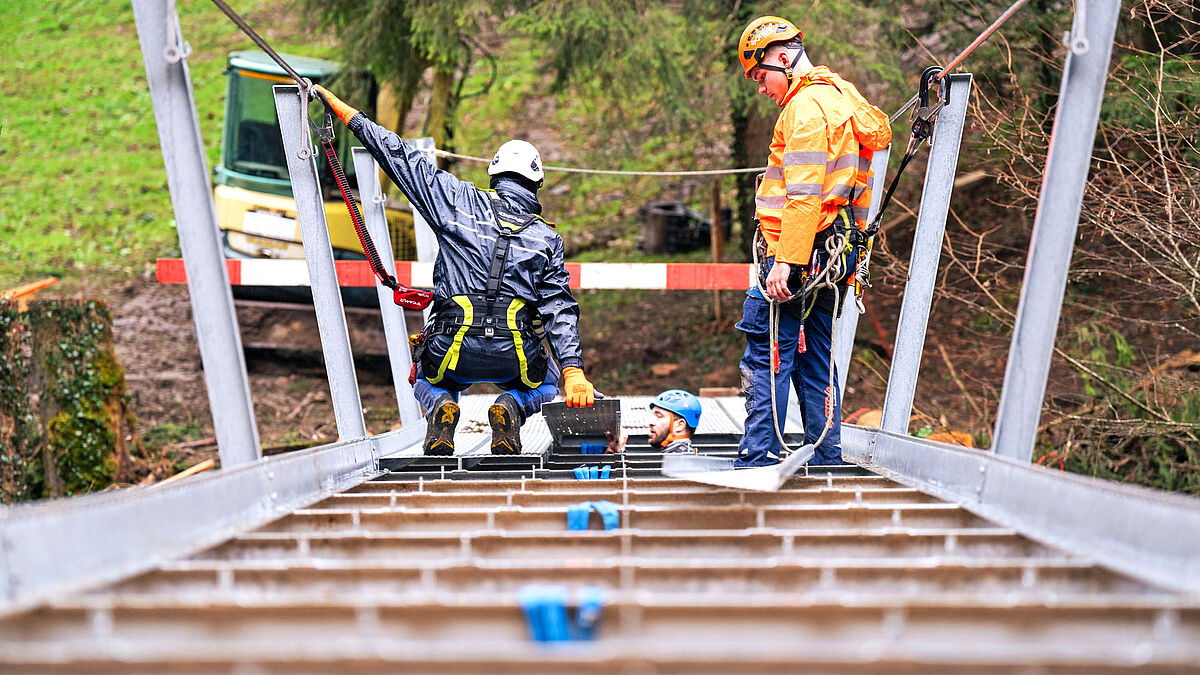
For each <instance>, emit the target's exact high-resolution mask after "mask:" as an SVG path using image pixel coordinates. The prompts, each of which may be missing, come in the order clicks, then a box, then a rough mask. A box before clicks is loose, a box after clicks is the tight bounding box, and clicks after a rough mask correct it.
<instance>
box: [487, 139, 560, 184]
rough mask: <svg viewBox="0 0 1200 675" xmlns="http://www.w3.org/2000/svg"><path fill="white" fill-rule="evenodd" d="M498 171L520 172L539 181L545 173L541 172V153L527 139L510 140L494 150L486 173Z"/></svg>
mask: <svg viewBox="0 0 1200 675" xmlns="http://www.w3.org/2000/svg"><path fill="white" fill-rule="evenodd" d="M498 173H515V174H520V175H522V176H524V177H526V178H528V179H529V180H531V181H533V182H535V183H540V182H541V181H542V178H543V177H544V176H545V175H546V174H545V173H543V172H542V155H541V153H539V152H538V149H537V148H535V147H533V143H530V142H529V141H518V140H515V139H514V140H511V141H509V142H507V143H505V144H504V145H502V146H500V149H499V150H497V151H496V156H495V157H493V158H492V164H491V166H489V167H488V175H489V176H495V175H496V174H498Z"/></svg>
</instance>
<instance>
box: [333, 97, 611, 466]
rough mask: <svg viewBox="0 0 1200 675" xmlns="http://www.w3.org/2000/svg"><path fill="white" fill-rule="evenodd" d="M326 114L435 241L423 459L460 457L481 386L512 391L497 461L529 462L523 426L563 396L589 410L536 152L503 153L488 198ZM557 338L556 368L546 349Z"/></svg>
mask: <svg viewBox="0 0 1200 675" xmlns="http://www.w3.org/2000/svg"><path fill="white" fill-rule="evenodd" d="M316 89H317V91H318V92H319V95H321V96H323V98H324V102H325V103H326V105H327V106H328V107H329V108H330V109H331V110H332V111H333V113H334V114H336V115H337V116H338V118H339V119H341V120H342V121H343V122H345V123H346V126H348V127H349V128H350V131H351V132H353V133H354V135H355V136H357V137H358V140H360V141H362V144H363V146H365V147H366V149H367V150H368V151H369V152H370V153H371V156H372V157H374V158H375V161H376V162H378V163H379V165H380V166H381V167H383V170H384V172H385V173H386V174H387V176H388V178H391V180H392V182H393V183H395V184H396V186H397V187H399V188H400V191H401V192H403V193H404V194H405V196H406V197H408V200H409V201H410V202H411V203H412V205H413V208H414V209H416V210H417V212H418V213H420V214H421V216H422V217H423V218H424V219H425V221H426V222H427V223H429V225H430V227H431V228H432V229H433V232H434V234H435V235H436V236H437V241H438V245H439V251H438V256H437V260H436V261H435V262H434V265H433V279H434V305H433V313H432V315H431V317H430V320H429V323H428V324H427V325H426V326H425V329H424V331H422V333H421V336H420V342H419V344H418V345H417V353H416V357H415V358H414V361H415V362H416V365H417V377H418V380H417V381H416V383H415V385H414V387H413V391H414V392H415V393H416V396H417V400H418V401H420V402H421V405H422V406H423V407H424V408H425V410H426V411H427V412H426V425H427V427H426V434H425V446H424V449H425V454H426V455H452V454H454V428H455V426H457V424H458V419H459V412H460V411H459V407H458V402H457V401H458V396H459V394H460V393H461V392H462V391H463V390H465V389H466V388H467V387H469V386H470V385H472V384H474V383H476V382H492V383H494V384H496V385H498V386H499V387H500V388H501V389H503V390H504V393H502V394H500V396H499V397H497V398H496V402H495V404H493V405H492V406H491V407H490V408H488V421H489V422H490V424H491V426H492V453H493V454H504V455H507V454H517V453H519V452H520V451H521V434H520V431H521V425H522V424H524V422H525V418H526V417H527V416H529V415H532V414H534V413H536V412H538V411H539V410H541V407H542V404H543V403H545V402H547V401H550V400H552V399H554V397H555V396H557V395H558V393H559V390H558V386H557V383H558V378H559V367H561V368H562V373H561V374H562V376H563V382H564V389H565V391H564V396H565V397H566V401H567V405H568V406H571V407H585V406H590V405H592V403H593V402H594V400H595V389H594V388H593V387H592V384H591V382H588V380H587V378H586V377H585V376H584V373H583V358H582V356H581V353H580V349H579V329H578V322H579V305H578V303H576V302H575V298H574V297H572V296H571V290H570V288H569V286H568V283H569V281H570V274H569V273H568V272H567V268H566V265H565V264H564V262H563V241H562V237H560V236H559V235H558V234H557V233H556V232H555V231H554V224H553V223H550V222H547V221H546V220H545V219H543V218H542V217H541V215H539V214H540V213H541V211H542V205H541V204H540V203H538V199H537V191H538V189H539V188H541V186H542V177H543V173H542V159H541V156H540V155H539V154H538V151H537V148H535V147H533V145H531V144H530V143H527V142H525V141H520V140H511V141H508V142H507V143H505V144H504V145H502V146H500V149H499V150H497V151H496V156H495V157H494V158H493V159H492V163H491V166H489V167H488V175H489V176H491V189H490V190H483V189H480V188H476V187H475V186H474V185H473V184H471V183H467V182H465V181H462V180H459V179H458V178H456V177H454V176H453V175H451V174H450V173H448V172H446V171H442V170H440V169H438V168H437V167H436V166H435V165H434V164H433V163H432V162H430V161H429V160H428V159H426V158H425V157H424V156H423V155H422V154H421V153H420V152H419V151H418V150H417V149H416V148H415V147H414V146H413V145H411V144H409V143H408V142H406V141H404V140H403V139H401V138H400V137H399V136H397V135H396V134H394V133H392V132H390V131H388V130H387V129H384V128H383V127H381V126H379V125H378V124H375V123H374V122H372V121H371V120H369V119H367V116H366V115H364V114H363V113H361V112H360V111H358V110H356V109H354V108H352V107H350V106H349V105H347V104H346V103H344V102H343V101H341V100H339V99H338V98H337V97H336V96H334V95H333V94H331V93H329V91H328V90H327V89H325V88H324V87H321V86H319V85H318V86H317V87H316ZM543 337H546V338H548V339H549V342H550V345H551V347H552V348H553V351H554V357H555V359H556V360H557V362H558V363H557V364H555V363H554V362H553V361H551V360H550V359H549V358H548V356H547V354H546V351H545V349H544V348H543V347H542V339H543Z"/></svg>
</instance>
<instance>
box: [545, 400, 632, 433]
mask: <svg viewBox="0 0 1200 675" xmlns="http://www.w3.org/2000/svg"><path fill="white" fill-rule="evenodd" d="M542 416H543V417H544V418H545V419H546V426H547V427H549V428H550V435H551V436H553V437H554V442H555V443H558V444H559V445H562V444H563V441H564V440H565V439H566V438H567V437H576V438H580V437H582V438H597V437H599V438H603V437H604V433H605V432H606V431H608V432H612V433H613V434H614V435H615V434H616V433H617V432H618V431H619V430H620V428H621V401H620V399H615V398H604V399H597V400H596V404H595V405H592V406H589V407H587V408H569V407H567V404H566V403H565V402H563V401H554V402H553V403H547V404H545V405H543V406H542Z"/></svg>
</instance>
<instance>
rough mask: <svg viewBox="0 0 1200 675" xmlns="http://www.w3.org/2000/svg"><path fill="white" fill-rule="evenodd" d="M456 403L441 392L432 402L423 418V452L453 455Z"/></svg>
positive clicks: (456, 421)
mask: <svg viewBox="0 0 1200 675" xmlns="http://www.w3.org/2000/svg"><path fill="white" fill-rule="evenodd" d="M458 414H459V410H458V404H457V403H455V402H454V399H453V398H450V397H449V396H447V395H445V394H443V395H441V396H439V397H438V399H437V400H436V401H434V402H433V410H430V411H429V415H428V416H427V417H426V418H425V454H426V455H453V454H454V427H456V426H458Z"/></svg>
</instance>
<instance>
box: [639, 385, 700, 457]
mask: <svg viewBox="0 0 1200 675" xmlns="http://www.w3.org/2000/svg"><path fill="white" fill-rule="evenodd" d="M650 413H651V414H652V415H653V416H654V417H653V419H651V420H650V434H649V435H650V447H651V448H661V449H662V451H663V453H664V454H665V453H675V452H691V453H694V452H696V450H695V449H694V448H693V447H692V434H694V433H696V427H697V426H699V425H700V399H698V398H696V397H695V396H694V395H692V394H689V393H688V392H686V391H684V390H682V389H669V390H667V391H664V392H663V393H661V394H659V395H658V397H657V398H655V399H654V400H653V401H652V402H651V403H650Z"/></svg>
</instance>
